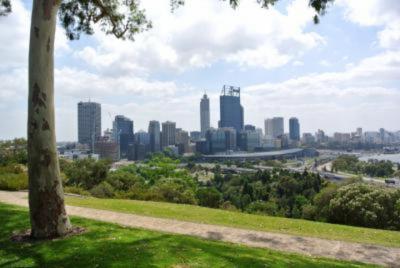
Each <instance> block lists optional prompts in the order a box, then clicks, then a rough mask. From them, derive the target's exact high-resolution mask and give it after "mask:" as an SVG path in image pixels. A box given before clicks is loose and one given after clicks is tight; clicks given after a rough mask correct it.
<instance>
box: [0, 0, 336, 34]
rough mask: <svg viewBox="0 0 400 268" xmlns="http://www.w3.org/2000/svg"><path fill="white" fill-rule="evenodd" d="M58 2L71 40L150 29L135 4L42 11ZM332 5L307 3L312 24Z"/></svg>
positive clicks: (262, 0)
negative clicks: (55, 7) (100, 33)
mask: <svg viewBox="0 0 400 268" xmlns="http://www.w3.org/2000/svg"><path fill="white" fill-rule="evenodd" d="M58 1H60V8H59V12H58V16H59V19H60V23H61V25H62V26H63V27H64V29H65V31H66V35H67V37H68V39H70V40H76V39H79V37H80V35H81V34H88V35H91V34H93V33H94V25H95V24H97V25H99V27H100V29H101V30H102V31H103V32H105V33H106V34H111V35H114V36H115V37H117V38H120V39H130V40H134V37H135V35H136V34H138V33H140V32H142V31H144V30H148V29H150V28H151V27H152V25H151V21H149V20H148V19H147V18H146V14H145V10H144V9H141V8H140V4H139V1H138V0H107V1H104V0H43V2H44V3H43V8H46V6H47V5H49V4H50V5H54V4H57V2H58ZM170 1H171V8H172V10H175V9H176V8H178V7H179V6H182V5H184V4H185V0H170ZM222 1H228V0H222ZM255 1H256V2H257V3H258V4H260V6H261V7H262V8H268V7H270V6H271V5H274V4H275V3H276V2H278V1H279V0H255ZM333 1H334V0H309V5H310V6H311V7H312V8H313V9H314V10H315V11H316V15H315V16H314V18H313V19H314V22H315V23H318V22H319V16H320V15H323V14H325V12H326V9H327V7H328V4H329V3H330V2H333ZM46 3H47V4H46ZM229 4H230V5H231V7H232V8H237V7H238V6H239V4H240V0H229ZM11 11H12V6H11V0H0V16H5V15H7V14H8V13H10V12H11Z"/></svg>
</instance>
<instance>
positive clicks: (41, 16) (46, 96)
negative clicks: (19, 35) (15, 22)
mask: <svg viewBox="0 0 400 268" xmlns="http://www.w3.org/2000/svg"><path fill="white" fill-rule="evenodd" d="M59 2H60V1H59V0H33V5H32V21H31V32H30V45H29V100H28V170H29V209H30V220H31V228H32V233H31V235H32V237H33V238H39V239H43V238H51V237H58V236H63V235H65V234H66V233H68V231H69V230H70V229H71V224H70V222H69V219H68V216H67V214H66V211H65V204H64V193H63V189H62V184H61V178H60V169H59V163H58V156H57V149H56V135H55V122H54V39H55V31H56V21H57V11H58V5H59Z"/></svg>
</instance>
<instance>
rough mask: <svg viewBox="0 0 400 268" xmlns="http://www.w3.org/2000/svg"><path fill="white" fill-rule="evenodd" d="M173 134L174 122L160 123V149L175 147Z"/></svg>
mask: <svg viewBox="0 0 400 268" xmlns="http://www.w3.org/2000/svg"><path fill="white" fill-rule="evenodd" d="M175 132H176V123H175V122H170V121H167V122H164V123H162V133H161V146H162V148H164V147H167V146H169V145H175Z"/></svg>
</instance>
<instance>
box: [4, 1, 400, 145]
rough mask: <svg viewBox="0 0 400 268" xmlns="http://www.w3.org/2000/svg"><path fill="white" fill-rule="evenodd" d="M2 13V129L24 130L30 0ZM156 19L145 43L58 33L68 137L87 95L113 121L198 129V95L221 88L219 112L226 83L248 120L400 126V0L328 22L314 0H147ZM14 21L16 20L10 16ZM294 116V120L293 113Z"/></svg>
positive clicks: (341, 6) (334, 127)
mask: <svg viewBox="0 0 400 268" xmlns="http://www.w3.org/2000/svg"><path fill="white" fill-rule="evenodd" d="M13 2H14V12H13V13H12V14H11V15H10V16H8V17H6V18H0V32H1V33H2V34H1V35H0V60H1V65H0V81H1V86H0V120H1V122H2V124H0V139H8V138H13V137H16V136H17V137H21V136H25V133H26V127H25V125H26V110H27V82H26V81H27V49H28V40H29V39H28V38H29V21H30V14H29V12H30V6H29V4H30V1H22V0H13ZM142 6H143V7H144V8H145V9H146V11H147V15H148V17H149V18H150V19H151V20H152V21H153V25H154V27H153V29H152V30H150V31H148V32H146V33H143V34H141V35H140V36H138V37H137V39H136V42H129V41H120V40H115V39H114V38H113V37H111V36H105V35H104V34H103V33H101V31H96V34H95V35H93V36H82V38H81V39H80V40H79V41H74V42H69V41H67V40H66V38H65V37H64V32H63V29H61V27H59V28H58V29H57V38H56V71H55V83H56V84H55V89H56V104H57V105H56V107H57V109H56V124H57V137H58V140H59V141H63V140H75V139H76V136H77V134H76V132H77V126H76V125H77V123H76V119H77V115H76V104H77V102H79V101H81V100H88V99H89V98H90V99H91V100H93V101H98V102H100V103H102V112H103V113H102V123H103V130H104V129H105V128H107V127H111V121H112V119H111V118H112V117H114V116H115V115H117V114H123V115H126V116H128V117H130V118H132V119H133V120H134V121H135V130H139V129H147V125H148V121H150V120H153V119H156V120H160V121H166V120H172V121H176V122H177V126H178V127H182V128H184V129H187V130H197V129H198V128H199V100H200V98H201V96H202V94H203V93H204V91H207V93H208V94H209V96H210V98H211V122H212V125H213V126H216V125H217V121H218V119H219V113H218V110H219V104H218V95H219V92H220V90H221V88H222V86H223V84H231V85H235V86H240V87H242V103H243V105H244V108H245V123H250V124H255V125H256V126H258V127H263V121H264V119H265V118H269V117H273V116H284V117H285V118H286V119H288V118H289V117H291V116H297V117H298V118H299V119H300V123H301V130H302V132H315V131H316V130H317V129H319V128H321V129H324V130H325V131H326V132H328V133H333V132H334V131H352V130H353V129H355V128H356V127H358V126H361V127H363V128H364V129H365V130H376V129H378V128H380V127H384V128H386V129H388V130H399V129H400V120H399V114H400V105H399V104H398V103H400V86H399V85H400V83H399V82H400V50H399V48H400V2H399V1H398V0H337V1H336V2H335V4H334V5H332V6H331V7H330V8H329V10H328V13H327V14H326V15H325V16H324V17H322V19H321V23H320V24H319V25H314V24H313V23H312V16H313V11H312V10H311V9H310V8H309V7H308V5H307V0H283V1H281V2H280V3H279V4H278V5H277V6H275V7H273V8H270V9H268V10H264V9H261V8H260V7H259V6H257V4H256V1H250V0H249V1H242V5H241V6H240V8H238V9H237V10H235V11H234V10H232V9H231V8H229V6H228V5H227V3H226V2H223V1H217V0H202V1H195V0H188V1H186V5H185V6H184V7H181V8H179V9H178V10H177V11H175V12H174V13H171V12H170V8H169V0H146V1H142ZM11 25H12V26H11ZM286 123H287V120H286Z"/></svg>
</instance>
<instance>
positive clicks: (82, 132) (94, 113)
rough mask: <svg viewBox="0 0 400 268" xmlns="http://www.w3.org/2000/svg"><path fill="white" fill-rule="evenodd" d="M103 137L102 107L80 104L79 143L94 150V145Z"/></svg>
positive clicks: (95, 104)
mask: <svg viewBox="0 0 400 268" xmlns="http://www.w3.org/2000/svg"><path fill="white" fill-rule="evenodd" d="M100 137H101V105H100V103H96V102H90V101H89V102H79V103H78V142H79V143H81V144H87V145H89V147H90V148H91V150H92V151H93V150H94V148H93V147H94V143H95V141H96V140H98V139H99V138H100Z"/></svg>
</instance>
